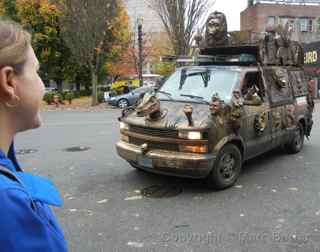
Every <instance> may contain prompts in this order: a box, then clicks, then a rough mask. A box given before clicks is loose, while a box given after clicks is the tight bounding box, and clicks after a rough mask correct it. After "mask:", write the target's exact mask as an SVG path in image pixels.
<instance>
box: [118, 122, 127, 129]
mask: <svg viewBox="0 0 320 252" xmlns="http://www.w3.org/2000/svg"><path fill="white" fill-rule="evenodd" d="M120 130H129V125H128V124H127V123H124V122H120Z"/></svg>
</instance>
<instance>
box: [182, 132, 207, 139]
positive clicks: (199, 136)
mask: <svg viewBox="0 0 320 252" xmlns="http://www.w3.org/2000/svg"><path fill="white" fill-rule="evenodd" d="M179 137H180V138H186V139H190V140H201V139H202V133H201V132H199V131H181V132H179Z"/></svg>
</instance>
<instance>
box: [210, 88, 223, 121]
mask: <svg viewBox="0 0 320 252" xmlns="http://www.w3.org/2000/svg"><path fill="white" fill-rule="evenodd" d="M222 103H223V102H222V100H221V99H220V98H219V95H218V94H214V95H213V96H212V98H211V103H210V106H209V109H210V112H211V116H212V117H213V118H214V119H217V121H218V123H219V124H220V125H223V121H224V120H223V119H224V118H223V117H224V113H223V112H224V109H223V104H222Z"/></svg>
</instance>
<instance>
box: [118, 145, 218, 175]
mask: <svg viewBox="0 0 320 252" xmlns="http://www.w3.org/2000/svg"><path fill="white" fill-rule="evenodd" d="M116 149H117V152H118V154H119V155H120V156H121V157H122V158H124V159H126V160H127V161H129V162H133V163H135V164H136V165H137V166H138V158H139V157H141V156H145V157H147V158H150V159H151V160H152V164H153V167H152V168H148V169H147V170H148V171H150V172H154V173H162V174H163V173H166V174H168V175H169V174H170V175H176V174H180V175H182V174H183V173H186V174H189V176H188V175H187V177H194V178H201V177H205V176H207V175H208V174H209V172H210V171H211V168H212V166H213V163H214V160H215V157H214V156H213V155H211V154H193V153H181V152H173V151H165V150H150V151H149V152H147V153H145V154H144V153H143V152H142V150H141V149H140V148H139V147H138V146H136V145H133V144H129V143H125V142H122V141H120V142H118V143H117V144H116ZM141 168H143V167H141ZM190 174H191V175H190Z"/></svg>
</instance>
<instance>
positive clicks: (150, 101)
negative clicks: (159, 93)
mask: <svg viewBox="0 0 320 252" xmlns="http://www.w3.org/2000/svg"><path fill="white" fill-rule="evenodd" d="M136 113H137V116H138V117H146V119H147V120H150V121H156V120H159V119H160V118H162V117H163V115H162V113H161V110H160V100H159V99H158V98H157V97H156V96H155V95H153V94H151V93H147V94H145V95H144V97H143V99H142V101H141V102H140V103H139V104H138V106H137V107H136Z"/></svg>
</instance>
